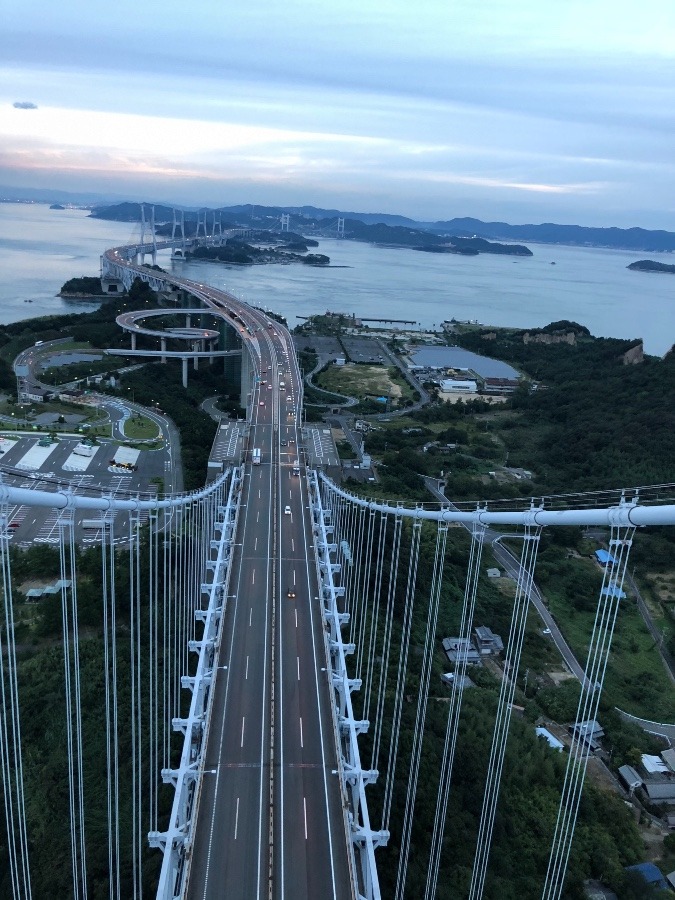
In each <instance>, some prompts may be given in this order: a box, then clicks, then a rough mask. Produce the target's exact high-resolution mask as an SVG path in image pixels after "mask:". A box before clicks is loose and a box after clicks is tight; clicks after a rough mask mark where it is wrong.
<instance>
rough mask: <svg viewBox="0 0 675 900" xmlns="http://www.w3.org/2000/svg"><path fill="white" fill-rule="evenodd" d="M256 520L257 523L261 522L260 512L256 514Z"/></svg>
mask: <svg viewBox="0 0 675 900" xmlns="http://www.w3.org/2000/svg"><path fill="white" fill-rule="evenodd" d="M255 520H256V522H259V521H260V512H257V513H256V514H255Z"/></svg>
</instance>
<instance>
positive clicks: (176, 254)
mask: <svg viewBox="0 0 675 900" xmlns="http://www.w3.org/2000/svg"><path fill="white" fill-rule="evenodd" d="M172 212H173V224H172V227H171V240H172V241H175V240H176V231H177V230H178V229H179V228H180V241H181V246H180V247H172V248H171V259H185V249H186V248H185V212H184V210H182V209H181V210H180V221H179V219H178V210H176V209H173V210H172Z"/></svg>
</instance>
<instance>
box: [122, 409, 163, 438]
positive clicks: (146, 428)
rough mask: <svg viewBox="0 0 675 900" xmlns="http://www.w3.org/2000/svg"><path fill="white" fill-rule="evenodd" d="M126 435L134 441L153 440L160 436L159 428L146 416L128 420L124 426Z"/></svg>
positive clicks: (136, 416)
mask: <svg viewBox="0 0 675 900" xmlns="http://www.w3.org/2000/svg"><path fill="white" fill-rule="evenodd" d="M124 434H125V435H126V436H127V437H128V438H130V439H131V440H132V441H133V440H152V439H154V438H156V437H158V435H159V428H158V426H157V425H156V424H155V422H153V421H152V419H148V418H147V417H146V416H139V415H137V414H135V415H134V416H133V417H132V418H131V419H127V421H126V422H125V424H124Z"/></svg>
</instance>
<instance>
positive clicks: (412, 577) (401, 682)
mask: <svg viewBox="0 0 675 900" xmlns="http://www.w3.org/2000/svg"><path fill="white" fill-rule="evenodd" d="M421 532H422V523H421V521H420V520H419V519H415V520H414V521H413V525H412V534H411V538H410V565H409V568H408V581H407V584H406V591H405V609H404V612H403V624H402V627H401V651H400V655H399V660H398V670H397V673H396V695H395V698H394V717H393V721H392V723H391V737H390V740H389V760H388V764H387V777H386V779H385V786H384V802H383V806H382V828H383V830H386V831H388V830H389V816H390V814H391V803H392V799H393V794H394V779H395V775H396V761H397V758H398V739H399V736H400V732H401V714H402V711H403V697H404V694H405V681H406V675H407V672H408V650H409V648H410V629H411V627H412V614H413V609H414V606H415V589H416V587H417V566H418V563H419V555H420V536H421Z"/></svg>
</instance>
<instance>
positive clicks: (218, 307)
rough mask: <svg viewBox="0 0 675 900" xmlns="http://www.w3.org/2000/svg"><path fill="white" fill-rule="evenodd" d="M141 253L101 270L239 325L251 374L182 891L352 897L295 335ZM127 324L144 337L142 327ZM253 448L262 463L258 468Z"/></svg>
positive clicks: (127, 251)
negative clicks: (177, 295)
mask: <svg viewBox="0 0 675 900" xmlns="http://www.w3.org/2000/svg"><path fill="white" fill-rule="evenodd" d="M168 245H169V244H168V242H167V246H168ZM158 246H159V245H158ZM160 249H161V247H160ZM138 255H139V251H138V248H134V247H122V248H115V249H113V250H109V251H108V252H107V253H106V254H105V256H104V257H103V259H102V273H104V274H105V273H108V274H110V273H113V274H114V276H115V277H117V278H119V279H120V281H122V283H124V284H126V285H127V286H128V285H130V284H131V283H132V281H133V279H134V278H135V277H141V278H143V279H144V280H147V281H149V282H150V283H151V284H152V283H153V282H155V285H154V286H155V287H157V288H158V289H166V288H167V287H169V288H170V289H173V290H175V289H179V290H182V291H185V292H187V293H189V294H190V295H191V296H192V297H194V298H196V299H197V300H198V301H200V302H201V303H203V304H204V307H205V308H206V309H208V310H209V311H211V312H213V313H215V314H216V315H218V316H221V317H223V318H224V319H225V320H226V321H227V322H228V323H229V324H230V325H231V326H232V327H233V328H235V329H236V331H237V332H238V334H239V335H240V337H241V339H242V340H243V343H244V347H245V350H246V352H245V353H244V356H245V357H246V360H245V361H243V363H242V370H244V369H245V368H247V369H250V372H251V376H252V377H251V379H250V388H249V391H248V418H249V422H250V438H249V446H248V457H249V458H248V459H247V460H246V463H245V475H244V484H243V488H242V498H241V513H240V516H239V525H238V533H237V537H236V542H235V550H234V556H233V562H232V568H231V574H230V582H229V583H230V589H231V591H232V593H231V596H230V597H229V598H228V602H227V604H226V609H225V613H224V621H223V625H222V627H221V636H220V645H219V647H218V651H217V652H218V662H217V669H216V677H215V682H214V683H213V684H212V686H211V692H212V703H211V715H210V720H209V722H208V725H207V750H206V754H205V760H204V764H203V774H202V780H201V787H200V790H199V792H198V797H199V801H198V802H199V806H198V814H197V821H196V826H195V830H194V840H193V843H192V846H191V848H190V853H189V855H188V856H187V857H186V869H187V873H183V874H184V876H185V874H186V878H187V885H188V886H187V891H186V893H185V894H183V893H181V896H187V897H190V898H200V900H208V898H220V897H223V896H226V897H229V898H233V900H234V898H241V900H252V898H263V897H265V898H288V900H290V898H292V900H317V898H322V900H323V898H326V900H328V898H333V900H345V898H350V897H355V896H356V888H355V885H354V881H355V875H354V867H353V857H352V845H351V842H350V841H348V830H349V826H348V822H347V818H346V816H347V804H346V798H345V796H344V794H343V791H342V788H341V778H340V776H339V774H338V772H339V765H340V763H339V758H338V751H337V728H336V724H335V721H334V716H333V706H332V702H331V686H330V684H329V680H328V675H327V672H328V671H330V665H329V660H328V655H327V654H328V648H327V645H326V641H325V634H324V629H323V624H322V616H321V603H320V601H319V585H318V582H317V569H316V563H315V548H314V541H315V537H314V533H313V527H312V520H311V515H310V512H309V506H310V503H309V497H308V493H307V491H308V488H307V480H306V477H305V469H304V465H303V461H302V458H301V457H300V455H299V453H298V444H299V441H300V438H301V435H300V422H301V407H302V378H301V376H300V371H299V367H298V363H297V359H296V356H295V352H294V349H293V343H292V340H291V336H290V334H289V332H288V331H287V329H286V328H284V327H283V326H281V325H279V324H278V323H276V322H275V321H274V320H272V319H270V318H269V317H268V316H266V315H265V314H264V313H263V312H261V311H259V310H256V309H254V308H252V307H250V306H248V305H247V304H245V303H242V302H241V301H239V300H237V299H236V298H235V297H233V296H232V295H230V294H228V293H226V292H224V291H220V290H217V289H215V288H212V287H210V286H209V285H206V284H200V283H195V282H192V281H189V280H187V279H184V278H179V277H174V276H173V275H165V274H163V273H158V272H156V271H153V270H148V269H145V268H144V267H142V266H139V265H137V264H136V263H135V262H134V261H133V260H134V259H136V258H137V257H138ZM126 324H127V326H130V327H132V328H133V330H134V331H135V330H136V328H135V327H134V326H135V324H136V323H135V321H134V320H133V319H131V320H129V321H127V322H126ZM155 336H156V332H155ZM246 363H247V364H246ZM253 449H257V450H259V451H260V464H256V465H253V464H252V459H251V457H252V451H253ZM257 457H258V454H256V458H257ZM171 896H173V894H171Z"/></svg>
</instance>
